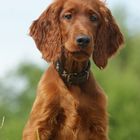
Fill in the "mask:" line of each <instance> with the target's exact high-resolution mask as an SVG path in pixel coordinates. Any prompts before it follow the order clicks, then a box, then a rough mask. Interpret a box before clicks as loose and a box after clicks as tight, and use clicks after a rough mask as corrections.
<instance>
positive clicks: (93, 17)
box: [90, 14, 98, 22]
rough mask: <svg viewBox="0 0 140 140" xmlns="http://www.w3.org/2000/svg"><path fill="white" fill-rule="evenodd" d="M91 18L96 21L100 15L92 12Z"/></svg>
mask: <svg viewBox="0 0 140 140" xmlns="http://www.w3.org/2000/svg"><path fill="white" fill-rule="evenodd" d="M90 20H91V21H93V22H96V21H97V20H98V16H97V15H96V14H92V15H91V16H90Z"/></svg>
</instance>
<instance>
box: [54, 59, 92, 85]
mask: <svg viewBox="0 0 140 140" xmlns="http://www.w3.org/2000/svg"><path fill="white" fill-rule="evenodd" d="M54 65H55V68H56V70H57V72H58V73H59V75H60V77H61V78H62V79H63V81H64V82H65V84H68V85H80V84H82V83H84V82H85V81H87V80H88V78H89V70H90V61H89V62H88V64H87V66H86V67H85V68H84V69H83V70H82V71H81V72H79V73H68V72H67V71H66V70H65V69H64V68H63V66H62V64H61V61H60V60H57V61H56V62H55V64H54Z"/></svg>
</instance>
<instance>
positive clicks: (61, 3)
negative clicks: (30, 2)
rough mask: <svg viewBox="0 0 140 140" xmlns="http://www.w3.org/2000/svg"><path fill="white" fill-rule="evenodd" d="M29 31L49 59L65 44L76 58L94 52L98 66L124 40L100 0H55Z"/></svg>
mask: <svg viewBox="0 0 140 140" xmlns="http://www.w3.org/2000/svg"><path fill="white" fill-rule="evenodd" d="M30 35H31V36H32V37H33V39H34V40H35V42H36V45H37V47H38V49H39V50H40V51H41V52H42V54H43V58H44V59H45V60H46V61H48V62H50V61H55V60H56V59H57V58H58V57H59V55H60V54H61V48H62V47H64V48H65V49H66V50H67V51H68V52H69V54H70V55H71V57H72V58H73V59H74V60H75V61H85V60H88V59H89V58H90V56H92V57H93V60H94V62H95V64H96V65H97V66H98V67H99V68H104V67H105V66H106V65H107V60H108V58H109V57H111V56H112V55H113V54H114V53H115V52H116V51H117V49H118V48H119V47H120V45H121V44H122V43H123V35H122V33H121V32H120V29H119V27H118V25H117V24H116V22H115V20H114V18H113V16H112V14H111V12H110V10H109V9H108V8H107V7H106V6H105V4H104V3H103V2H101V1H100V0H55V1H54V3H52V4H51V5H50V6H49V7H48V9H47V10H46V11H44V12H43V13H42V14H41V16H40V17H39V18H38V19H37V20H36V21H34V22H33V24H32V26H31V28H30Z"/></svg>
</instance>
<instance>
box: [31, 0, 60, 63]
mask: <svg viewBox="0 0 140 140" xmlns="http://www.w3.org/2000/svg"><path fill="white" fill-rule="evenodd" d="M60 11H61V4H60V3H58V2H54V3H53V4H51V5H50V6H49V8H48V9H47V10H46V11H44V12H43V13H42V14H41V16H40V17H39V18H38V19H37V20H35V21H34V22H33V24H32V25H31V27H30V35H31V36H32V37H33V39H34V40H35V43H36V45H37V48H38V49H39V50H40V51H41V52H42V56H43V58H44V59H45V60H46V61H47V62H51V61H54V60H55V59H56V58H57V56H58V55H59V52H60V47H61V31H60V28H59V27H60V26H59V14H60Z"/></svg>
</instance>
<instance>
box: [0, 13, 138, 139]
mask: <svg viewBox="0 0 140 140" xmlns="http://www.w3.org/2000/svg"><path fill="white" fill-rule="evenodd" d="M116 13H117V12H116ZM123 18H124V17H123ZM118 21H120V23H121V25H122V26H121V27H122V30H123V31H124V34H125V40H126V43H125V48H123V49H122V50H121V51H120V53H118V54H117V57H114V58H113V60H111V61H110V62H109V65H108V67H107V68H106V69H105V70H102V71H101V70H99V69H98V68H97V67H96V66H95V65H94V64H93V65H92V69H93V73H94V76H95V77H96V79H97V81H98V82H99V83H100V85H101V86H102V87H103V89H104V90H105V92H106V93H107V95H108V108H109V109H108V110H109V117H110V130H109V135H110V139H111V140H139V139H140V133H139V130H140V124H139V122H140V109H139V107H140V34H139V33H140V32H139V33H138V32H137V33H133V34H132V33H129V30H128V29H127V28H126V26H125V23H122V20H121V17H119V18H118ZM43 71H44V69H42V68H40V67H39V66H37V65H35V64H32V63H26V64H25V63H21V65H19V67H18V68H17V69H16V70H15V71H14V72H10V75H9V74H8V75H7V76H6V77H5V79H2V80H1V81H0V126H1V121H2V118H3V117H5V122H4V125H3V127H2V128H0V140H20V139H21V136H22V130H23V128H24V125H25V122H26V120H27V117H28V115H29V112H30V109H31V106H32V103H33V100H34V98H35V93H36V88H37V84H38V81H39V79H40V77H41V75H42V74H43ZM11 73H12V74H11ZM22 83H23V84H22ZM20 85H24V86H23V87H20Z"/></svg>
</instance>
